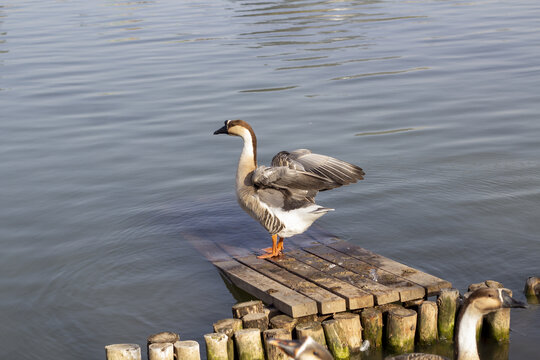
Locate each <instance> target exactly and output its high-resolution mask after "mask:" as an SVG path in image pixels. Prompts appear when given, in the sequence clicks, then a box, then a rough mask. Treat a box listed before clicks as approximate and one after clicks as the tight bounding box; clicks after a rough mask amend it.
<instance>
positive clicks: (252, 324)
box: [242, 313, 268, 331]
mask: <svg viewBox="0 0 540 360" xmlns="http://www.w3.org/2000/svg"><path fill="white" fill-rule="evenodd" d="M242 322H243V327H244V329H249V328H251V329H259V330H261V331H264V330H266V329H268V316H267V315H266V314H265V313H252V314H247V315H244V316H243V317H242Z"/></svg>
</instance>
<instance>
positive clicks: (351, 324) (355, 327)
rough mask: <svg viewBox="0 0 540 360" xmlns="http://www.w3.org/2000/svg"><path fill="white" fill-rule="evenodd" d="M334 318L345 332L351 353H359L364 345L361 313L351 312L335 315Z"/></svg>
mask: <svg viewBox="0 0 540 360" xmlns="http://www.w3.org/2000/svg"><path fill="white" fill-rule="evenodd" d="M334 319H335V320H337V321H338V324H339V326H340V328H341V331H342V332H343V334H344V336H345V339H346V340H347V345H348V346H349V350H350V352H351V353H357V352H359V351H360V347H361V346H362V325H361V324H360V315H358V314H353V313H349V312H344V313H339V314H335V315H334Z"/></svg>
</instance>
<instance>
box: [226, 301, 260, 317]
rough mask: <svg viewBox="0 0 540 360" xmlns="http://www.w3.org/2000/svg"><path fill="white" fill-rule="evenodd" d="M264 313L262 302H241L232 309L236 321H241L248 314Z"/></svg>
mask: <svg viewBox="0 0 540 360" xmlns="http://www.w3.org/2000/svg"><path fill="white" fill-rule="evenodd" d="M262 312H264V311H263V303H262V301H261V300H252V301H245V302H241V303H238V304H236V305H233V307H232V313H233V317H234V318H236V319H241V318H242V317H243V316H244V315H247V314H253V313H262Z"/></svg>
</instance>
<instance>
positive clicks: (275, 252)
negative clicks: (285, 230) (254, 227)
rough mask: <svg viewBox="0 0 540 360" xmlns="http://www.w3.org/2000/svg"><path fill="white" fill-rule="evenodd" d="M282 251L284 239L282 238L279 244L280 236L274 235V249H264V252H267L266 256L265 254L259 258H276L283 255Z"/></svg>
mask: <svg viewBox="0 0 540 360" xmlns="http://www.w3.org/2000/svg"><path fill="white" fill-rule="evenodd" d="M282 250H283V238H282V237H280V238H279V243H278V236H277V235H272V248H266V249H263V251H265V252H266V254H263V255H260V256H257V257H258V258H259V259H266V258H271V257H276V256H279V255H281V251H282Z"/></svg>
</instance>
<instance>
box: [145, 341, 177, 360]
mask: <svg viewBox="0 0 540 360" xmlns="http://www.w3.org/2000/svg"><path fill="white" fill-rule="evenodd" d="M148 360H174V347H173V344H171V343H153V344H150V345H148Z"/></svg>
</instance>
